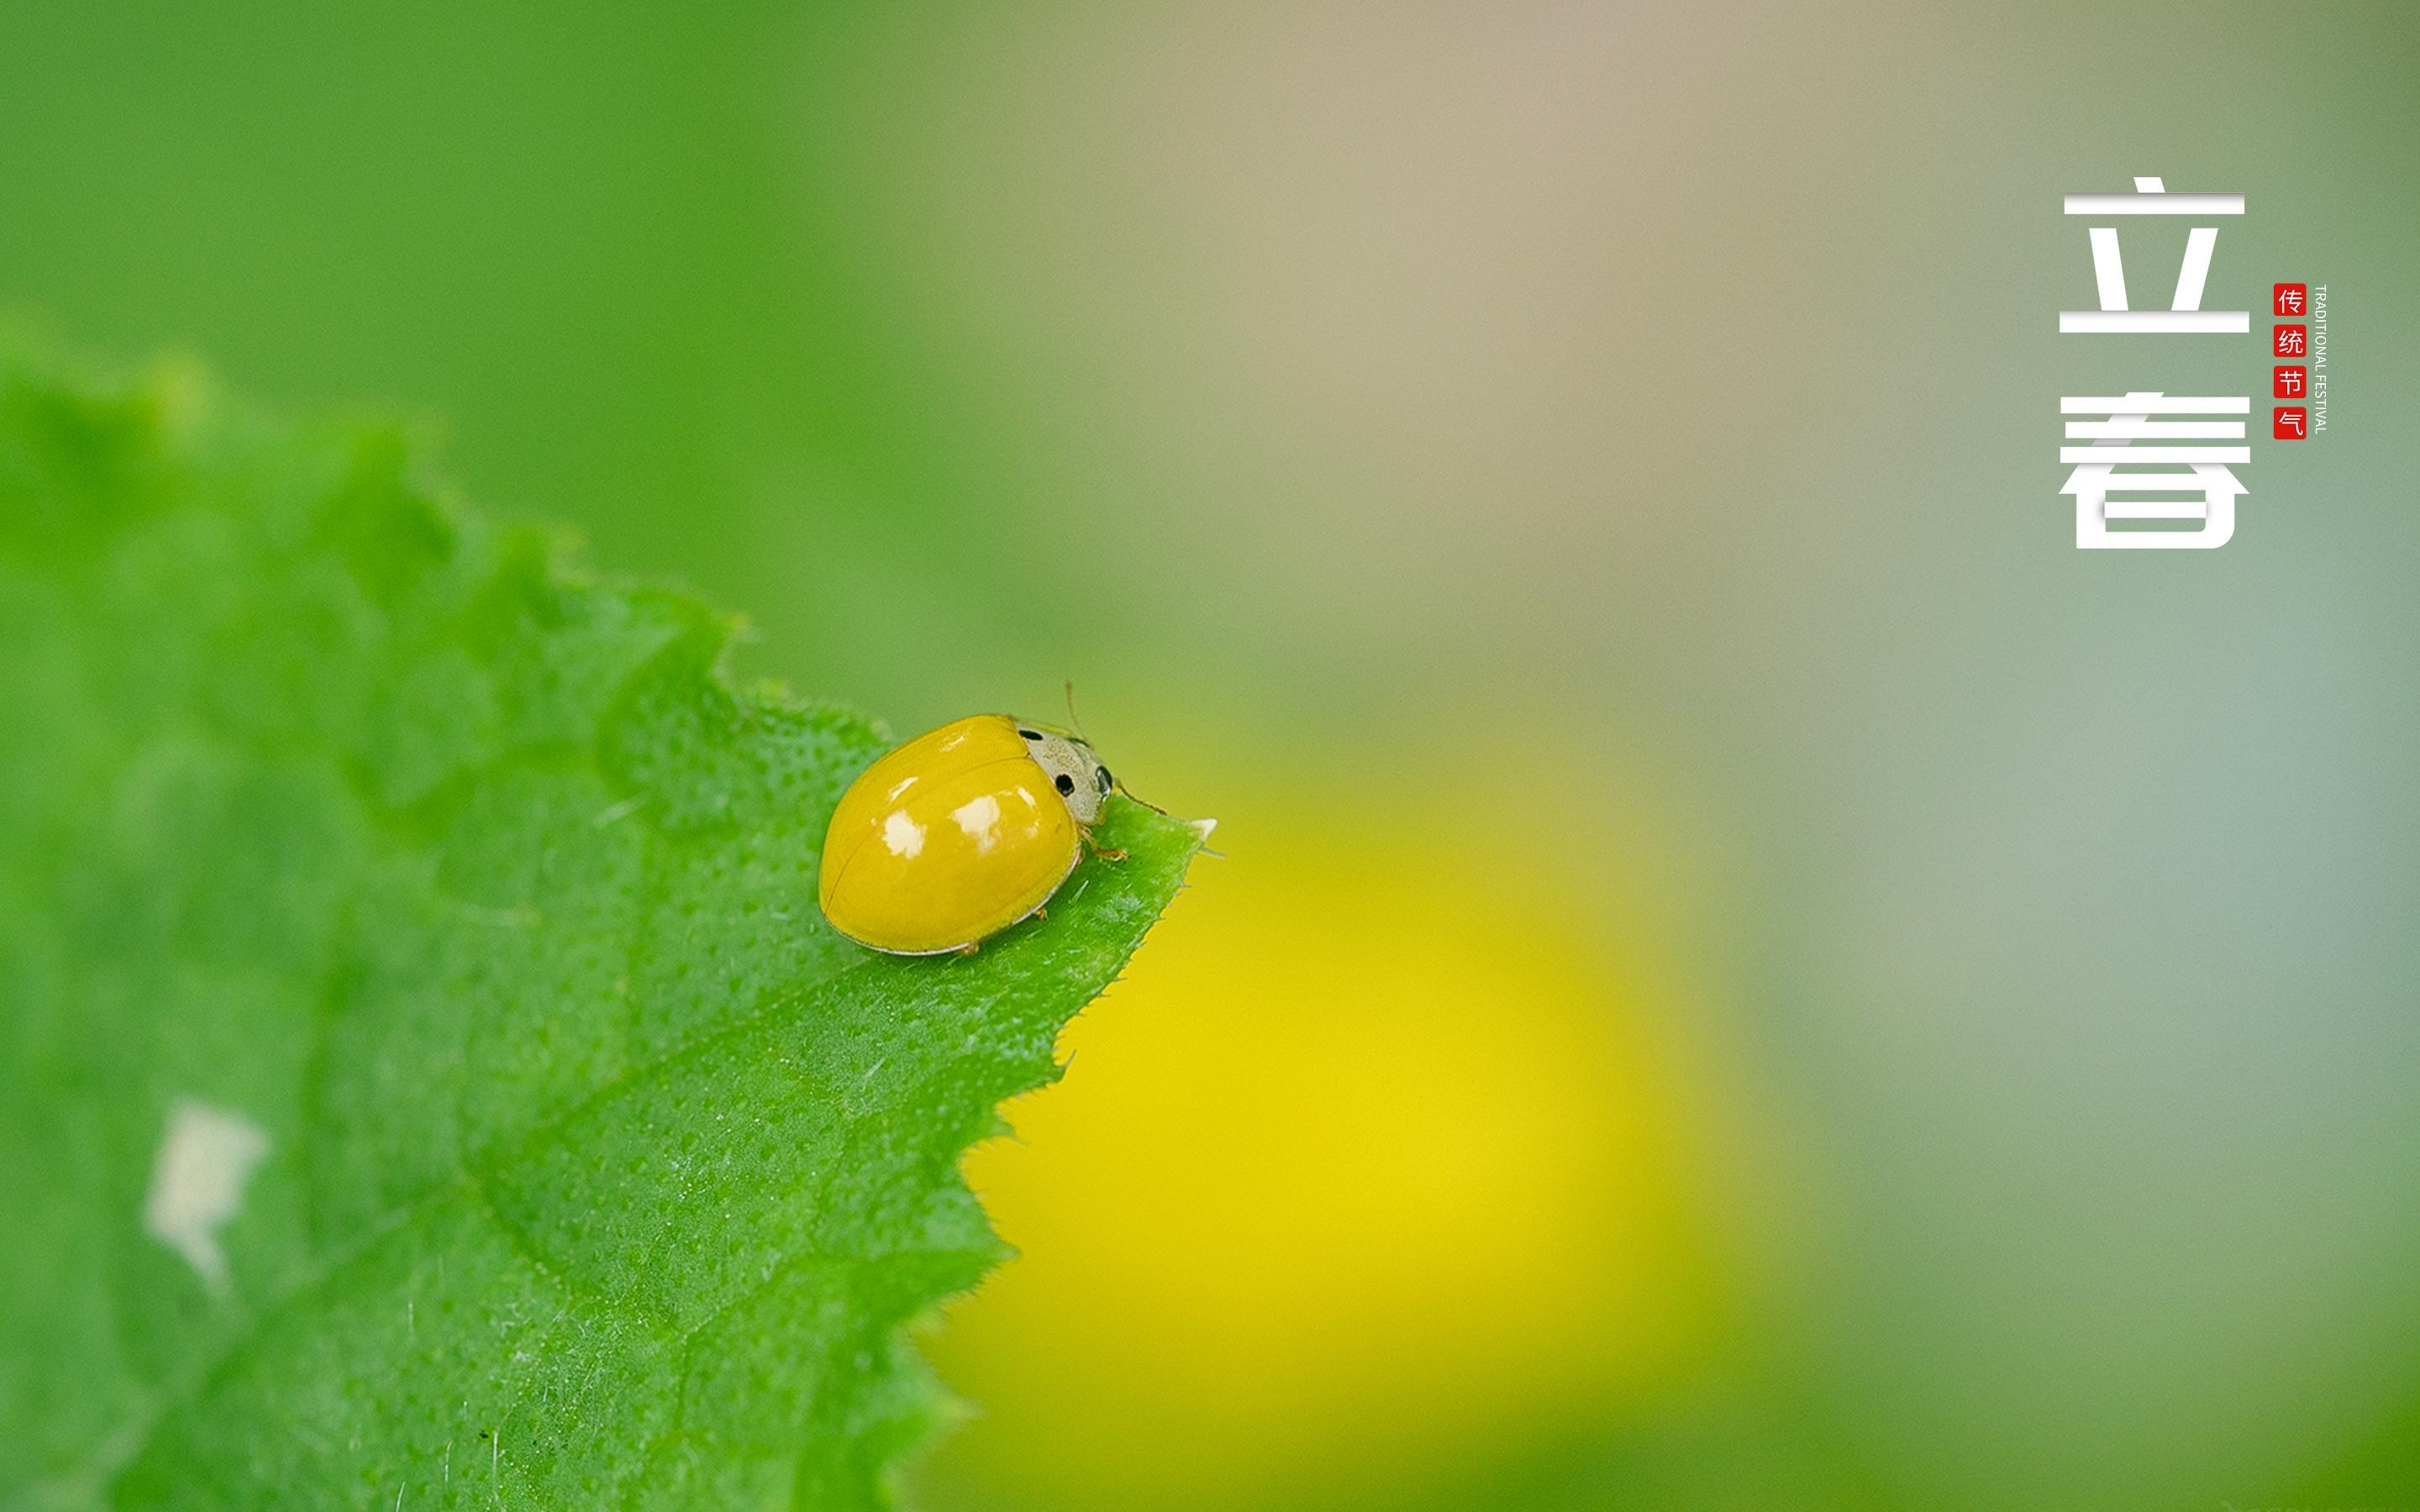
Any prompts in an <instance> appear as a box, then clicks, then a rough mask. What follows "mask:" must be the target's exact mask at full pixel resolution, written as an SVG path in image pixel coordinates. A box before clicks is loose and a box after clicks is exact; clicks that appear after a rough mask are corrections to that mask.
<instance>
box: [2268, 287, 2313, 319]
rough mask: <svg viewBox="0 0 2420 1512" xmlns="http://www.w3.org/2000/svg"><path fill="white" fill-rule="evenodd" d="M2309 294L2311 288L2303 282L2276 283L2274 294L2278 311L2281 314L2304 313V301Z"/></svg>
mask: <svg viewBox="0 0 2420 1512" xmlns="http://www.w3.org/2000/svg"><path fill="white" fill-rule="evenodd" d="M2308 295H2309V290H2308V289H2307V288H2306V287H2305V286H2304V285H2301V284H2279V285H2276V290H2275V295H2274V298H2275V301H2276V307H2277V313H2278V314H2279V315H2301V314H2302V313H2303V306H2304V300H2305V299H2306V298H2307V297H2308Z"/></svg>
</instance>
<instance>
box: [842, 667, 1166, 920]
mask: <svg viewBox="0 0 2420 1512" xmlns="http://www.w3.org/2000/svg"><path fill="white" fill-rule="evenodd" d="M1116 785H1117V784H1116V780H1115V779H1112V778H1111V777H1110V776H1109V768H1108V767H1106V766H1104V765H1102V764H1101V761H1100V758H1099V757H1098V756H1096V755H1094V753H1093V748H1092V747H1091V746H1090V745H1089V744H1087V743H1086V742H1085V741H1084V740H1082V739H1081V738H1080V737H1078V736H1076V735H1071V734H1068V733H1064V732H1063V731H1059V730H1053V729H1049V728H1047V727H1046V726H1043V725H1038V724H1033V723H1031V722H1028V721H1024V720H1017V719H1012V718H1010V717H1008V716H1006V715H1004V714H978V715H975V716H974V717H971V718H966V719H960V720H957V721H956V722H954V723H952V724H945V725H943V726H941V728H939V730H936V731H933V732H932V733H929V734H923V735H918V736H917V737H916V738H915V739H913V740H911V741H909V742H907V744H906V745H904V746H902V747H900V748H898V749H897V750H894V751H892V753H891V754H889V755H888V756H885V757H883V758H882V759H881V760H880V761H878V762H876V763H875V764H873V765H872V766H869V767H867V768H866V769H865V771H864V773H863V774H862V775H861V776H860V777H859V778H858V779H857V780H856V781H855V782H852V783H851V784H849V789H848V791H847V792H846V793H845V794H843V795H841V800H840V807H839V808H838V809H836V810H833V812H832V820H831V827H830V829H829V830H828V831H826V832H825V835H824V856H823V876H822V881H821V885H820V887H819V888H818V891H819V893H820V895H821V899H822V903H823V909H824V917H825V918H829V919H830V920H831V924H832V928H834V929H836V930H838V931H840V932H841V933H843V934H845V935H847V936H848V937H849V938H850V939H852V940H855V941H857V942H858V943H859V944H860V945H867V946H872V947H873V948H874V949H877V950H887V951H890V952H891V953H892V954H893V955H939V954H941V953H943V952H945V951H949V950H968V949H973V948H974V946H975V944H976V942H978V941H980V940H982V939H984V938H985V936H987V935H992V934H997V933H1000V932H1001V930H1004V929H1006V928H1008V926H1010V925H1011V924H1014V923H1016V922H1017V921H1018V920H1019V919H1022V918H1028V917H1030V916H1032V915H1033V914H1036V913H1038V912H1040V911H1041V909H1042V905H1043V904H1044V903H1047V902H1049V900H1050V895H1051V894H1052V893H1054V892H1056V891H1058V890H1059V884H1061V883H1062V882H1064V881H1066V880H1067V873H1069V872H1073V871H1074V870H1076V863H1077V861H1078V860H1079V859H1080V858H1081V857H1082V856H1083V851H1084V847H1085V846H1086V845H1087V844H1089V843H1090V842H1091V840H1092V834H1091V830H1092V825H1093V823H1094V820H1096V819H1098V818H1099V817H1100V813H1101V806H1102V805H1103V804H1104V803H1106V802H1107V801H1108V800H1109V791H1110V789H1112V788H1113V787H1115V786H1116ZM1101 854H1102V855H1103V856H1108V857H1109V858H1110V859H1113V860H1114V859H1119V858H1121V857H1122V856H1123V854H1124V853H1122V852H1117V851H1104V852H1102V853H1101Z"/></svg>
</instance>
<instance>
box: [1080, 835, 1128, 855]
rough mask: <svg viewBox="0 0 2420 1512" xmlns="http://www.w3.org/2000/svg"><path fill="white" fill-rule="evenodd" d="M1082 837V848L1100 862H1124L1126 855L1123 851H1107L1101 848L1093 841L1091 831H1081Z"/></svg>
mask: <svg viewBox="0 0 2420 1512" xmlns="http://www.w3.org/2000/svg"><path fill="white" fill-rule="evenodd" d="M1083 836H1084V848H1085V849H1086V850H1088V851H1091V852H1092V853H1093V854H1094V856H1099V857H1100V858H1101V859H1102V860H1104V861H1123V860H1125V858H1126V853H1125V852H1124V851H1118V850H1109V849H1107V848H1105V847H1103V846H1102V845H1101V844H1100V843H1099V842H1098V841H1094V839H1093V832H1092V831H1091V830H1089V829H1087V830H1085V831H1083Z"/></svg>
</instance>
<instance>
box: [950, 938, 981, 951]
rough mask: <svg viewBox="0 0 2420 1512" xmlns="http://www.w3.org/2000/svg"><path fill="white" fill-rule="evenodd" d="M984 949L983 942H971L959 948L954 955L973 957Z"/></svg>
mask: <svg viewBox="0 0 2420 1512" xmlns="http://www.w3.org/2000/svg"><path fill="white" fill-rule="evenodd" d="M980 949H983V941H981V940H969V941H968V942H967V943H966V944H964V945H961V946H959V947H958V948H957V949H956V950H955V951H954V952H953V953H954V954H957V955H972V954H974V953H975V952H976V951H977V950H980Z"/></svg>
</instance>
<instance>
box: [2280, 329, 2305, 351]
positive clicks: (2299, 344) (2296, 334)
mask: <svg viewBox="0 0 2420 1512" xmlns="http://www.w3.org/2000/svg"><path fill="white" fill-rule="evenodd" d="M2303 329H2304V328H2303V327H2301V326H2279V327H2278V328H2277V346H2276V348H2275V353H2276V355H2277V356H2279V357H2300V356H2302V355H2303Z"/></svg>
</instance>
